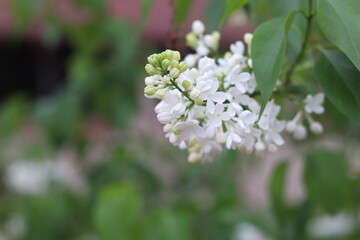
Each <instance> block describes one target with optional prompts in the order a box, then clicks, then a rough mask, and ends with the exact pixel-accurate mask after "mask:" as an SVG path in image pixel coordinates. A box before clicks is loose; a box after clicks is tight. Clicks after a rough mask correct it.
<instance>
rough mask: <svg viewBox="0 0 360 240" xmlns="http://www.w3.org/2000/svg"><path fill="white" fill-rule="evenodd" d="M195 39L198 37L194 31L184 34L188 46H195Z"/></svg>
mask: <svg viewBox="0 0 360 240" xmlns="http://www.w3.org/2000/svg"><path fill="white" fill-rule="evenodd" d="M197 41H198V39H197V37H196V34H195V33H193V32H191V33H188V34H187V35H186V45H188V46H189V47H192V48H196V46H197Z"/></svg>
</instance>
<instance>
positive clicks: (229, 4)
mask: <svg viewBox="0 0 360 240" xmlns="http://www.w3.org/2000/svg"><path fill="white" fill-rule="evenodd" d="M248 2H249V0H226V4H225V11H224V13H223V16H222V20H221V22H222V23H224V22H225V21H226V20H227V19H228V17H229V16H230V15H231V14H232V13H233V12H235V11H237V10H238V9H240V8H242V7H243V6H244V5H245V4H247V3H248Z"/></svg>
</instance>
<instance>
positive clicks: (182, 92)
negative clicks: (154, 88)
mask: <svg viewBox="0 0 360 240" xmlns="http://www.w3.org/2000/svg"><path fill="white" fill-rule="evenodd" d="M170 82H171V84H172V85H173V86H174V87H175V88H176V89H177V90H179V91H180V92H181V94H182V95H184V96H185V97H186V98H187V99H189V100H190V101H191V102H192V103H193V104H194V103H195V101H194V100H192V99H191V98H190V96H189V94H188V93H187V92H184V91H183V90H182V89H181V88H180V87H179V86H178V85H177V84H176V82H175V81H174V80H172V79H171V80H170Z"/></svg>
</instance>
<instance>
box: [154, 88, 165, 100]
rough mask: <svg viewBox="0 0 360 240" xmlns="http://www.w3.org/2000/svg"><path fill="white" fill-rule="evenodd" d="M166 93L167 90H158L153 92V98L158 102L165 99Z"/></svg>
mask: <svg viewBox="0 0 360 240" xmlns="http://www.w3.org/2000/svg"><path fill="white" fill-rule="evenodd" d="M167 91H168V90H167V89H166V88H162V89H159V90H157V91H156V92H155V97H156V98H157V99H159V100H162V99H163V98H164V97H165V95H166V93H167Z"/></svg>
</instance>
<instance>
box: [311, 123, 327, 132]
mask: <svg viewBox="0 0 360 240" xmlns="http://www.w3.org/2000/svg"><path fill="white" fill-rule="evenodd" d="M310 130H311V132H312V133H314V134H321V133H323V131H324V128H323V126H322V125H321V123H319V122H312V123H311V124H310Z"/></svg>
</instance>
